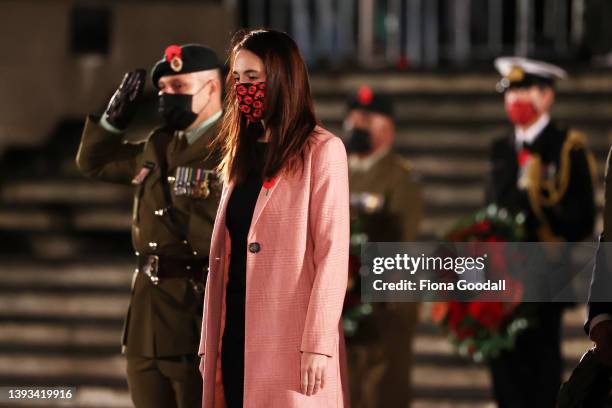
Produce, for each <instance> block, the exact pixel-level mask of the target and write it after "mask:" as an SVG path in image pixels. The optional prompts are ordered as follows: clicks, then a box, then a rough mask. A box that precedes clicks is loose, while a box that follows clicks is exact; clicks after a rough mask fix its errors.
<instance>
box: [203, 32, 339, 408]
mask: <svg viewBox="0 0 612 408" xmlns="http://www.w3.org/2000/svg"><path fill="white" fill-rule="evenodd" d="M227 85H228V92H227V104H226V105H227V106H226V109H227V110H226V112H225V115H224V118H223V125H222V130H221V133H220V137H219V142H220V144H221V147H222V162H221V173H222V175H223V176H224V181H225V184H224V188H223V193H222V196H221V201H220V204H219V210H218V212H217V217H216V219H215V226H214V230H213V236H212V243H211V249H210V272H209V276H208V281H207V284H206V293H205V307H204V318H203V325H202V337H201V342H200V349H199V354H200V356H201V358H202V360H201V364H200V370H201V371H202V376H203V379H204V393H203V407H205V408H223V407H228V408H234V407H243V406H244V407H255V408H259V407H266V408H292V407H312V408H315V407H316V408H325V407H334V408H337V407H348V406H349V402H348V400H347V397H346V390H347V386H348V384H347V383H346V381H347V380H346V375H345V374H346V373H345V367H346V361H345V355H344V336H343V331H342V326H341V320H340V315H341V311H342V304H343V300H344V294H345V291H346V285H347V269H348V268H347V266H348V250H349V191H348V174H347V159H346V151H345V149H344V145H343V143H342V141H341V140H340V139H339V138H337V137H336V136H334V135H333V134H331V133H330V132H328V131H327V130H325V129H323V128H322V127H321V126H319V125H318V124H317V119H316V117H315V114H314V109H313V102H312V98H311V96H310V86H309V82H308V73H307V70H306V66H305V64H304V61H303V60H302V58H301V56H300V53H299V50H298V48H297V46H296V45H295V43H294V41H293V40H292V39H291V38H290V37H289V36H287V35H286V34H284V33H280V32H276V31H271V30H257V31H251V32H248V33H246V34H244V36H243V37H242V38H241V39H240V40H239V41H238V42H237V43H236V44H235V46H234V47H233V50H232V54H231V56H230V73H229V75H228V78H227Z"/></svg>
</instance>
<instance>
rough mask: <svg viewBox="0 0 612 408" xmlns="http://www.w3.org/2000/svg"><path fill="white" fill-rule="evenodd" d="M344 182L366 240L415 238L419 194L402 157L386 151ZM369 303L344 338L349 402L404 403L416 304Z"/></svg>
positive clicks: (359, 406) (363, 406)
mask: <svg viewBox="0 0 612 408" xmlns="http://www.w3.org/2000/svg"><path fill="white" fill-rule="evenodd" d="M349 186H350V191H351V216H352V217H358V219H359V222H360V223H361V228H360V229H361V230H362V231H363V232H365V233H366V234H367V235H368V240H369V241H376V242H405V241H414V240H416V239H417V235H418V230H419V224H420V221H421V219H422V217H423V198H422V191H421V185H420V182H419V181H418V180H417V179H416V177H415V175H414V171H413V170H412V168H411V165H410V163H409V162H408V161H407V160H405V159H403V158H401V157H399V156H397V155H395V154H394V153H392V152H387V153H386V154H384V156H383V157H381V158H380V159H378V160H377V161H376V162H375V163H374V164H373V165H372V166H371V168H369V169H368V170H367V171H358V170H355V169H354V168H352V169H351V170H350V172H349ZM372 306H373V311H372V314H371V315H370V316H368V317H366V318H364V319H363V320H362V321H361V322H360V323H359V328H358V330H357V332H356V334H355V335H354V337H353V338H350V339H348V340H347V349H348V351H347V355H348V358H349V361H348V364H349V374H350V380H349V385H350V388H351V406H352V407H354V408H367V407H408V406H409V404H410V400H411V394H412V393H411V370H412V340H413V337H414V333H415V328H416V324H417V322H418V304H417V303H408V302H389V303H373V304H372ZM390 328H391V329H390Z"/></svg>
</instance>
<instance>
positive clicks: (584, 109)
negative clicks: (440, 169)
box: [315, 97, 612, 123]
mask: <svg viewBox="0 0 612 408" xmlns="http://www.w3.org/2000/svg"><path fill="white" fill-rule="evenodd" d="M498 98H499V99H492V100H483V101H481V100H472V99H469V98H463V100H461V99H458V100H449V99H445V98H431V99H415V100H410V101H403V100H400V101H399V102H396V103H395V104H394V107H393V109H394V116H395V118H397V119H398V120H401V121H409V120H410V119H411V118H417V119H420V118H426V119H427V120H428V121H434V122H435V121H459V120H463V121H485V122H492V121H499V123H505V122H506V121H507V116H506V113H505V111H504V105H503V99H502V98H501V97H498ZM611 101H612V98H610V99H608V98H606V99H602V100H595V101H589V103H585V101H584V100H582V99H577V100H574V99H570V100H564V99H563V98H559V99H558V101H557V102H556V103H555V105H554V106H553V109H552V115H553V117H555V118H558V119H559V120H563V121H567V122H579V123H588V122H590V121H600V122H606V121H607V122H610V110H611V109H612V102H611ZM315 111H316V113H317V116H318V118H319V119H320V120H321V121H323V122H325V121H331V120H341V119H342V118H344V116H345V115H346V112H347V107H346V102H345V101H343V100H330V99H324V100H317V101H316V103H315Z"/></svg>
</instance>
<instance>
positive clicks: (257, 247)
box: [249, 242, 261, 254]
mask: <svg viewBox="0 0 612 408" xmlns="http://www.w3.org/2000/svg"><path fill="white" fill-rule="evenodd" d="M260 250H261V245H259V242H251V243H250V244H249V252H251V253H253V254H256V253H258V252H259V251H260Z"/></svg>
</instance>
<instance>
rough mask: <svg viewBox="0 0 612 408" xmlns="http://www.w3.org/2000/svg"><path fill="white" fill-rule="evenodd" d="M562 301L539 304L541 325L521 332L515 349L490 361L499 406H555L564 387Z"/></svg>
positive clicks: (522, 407) (523, 407)
mask: <svg viewBox="0 0 612 408" xmlns="http://www.w3.org/2000/svg"><path fill="white" fill-rule="evenodd" d="M562 313H563V308H562V306H561V305H559V304H555V303H547V304H540V305H539V306H538V313H537V314H538V319H539V324H538V325H537V327H533V328H528V329H526V330H525V331H524V332H522V333H520V334H519V335H517V338H516V346H515V349H514V350H512V351H506V352H503V353H502V354H501V355H500V356H498V357H497V358H495V359H493V360H492V361H490V362H489V368H490V370H491V375H492V380H493V393H494V396H495V399H496V400H497V403H498V406H499V408H535V407H537V408H554V407H555V405H556V399H557V394H558V392H559V388H560V387H561V374H562V372H561V370H562V359H561V316H562Z"/></svg>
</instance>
